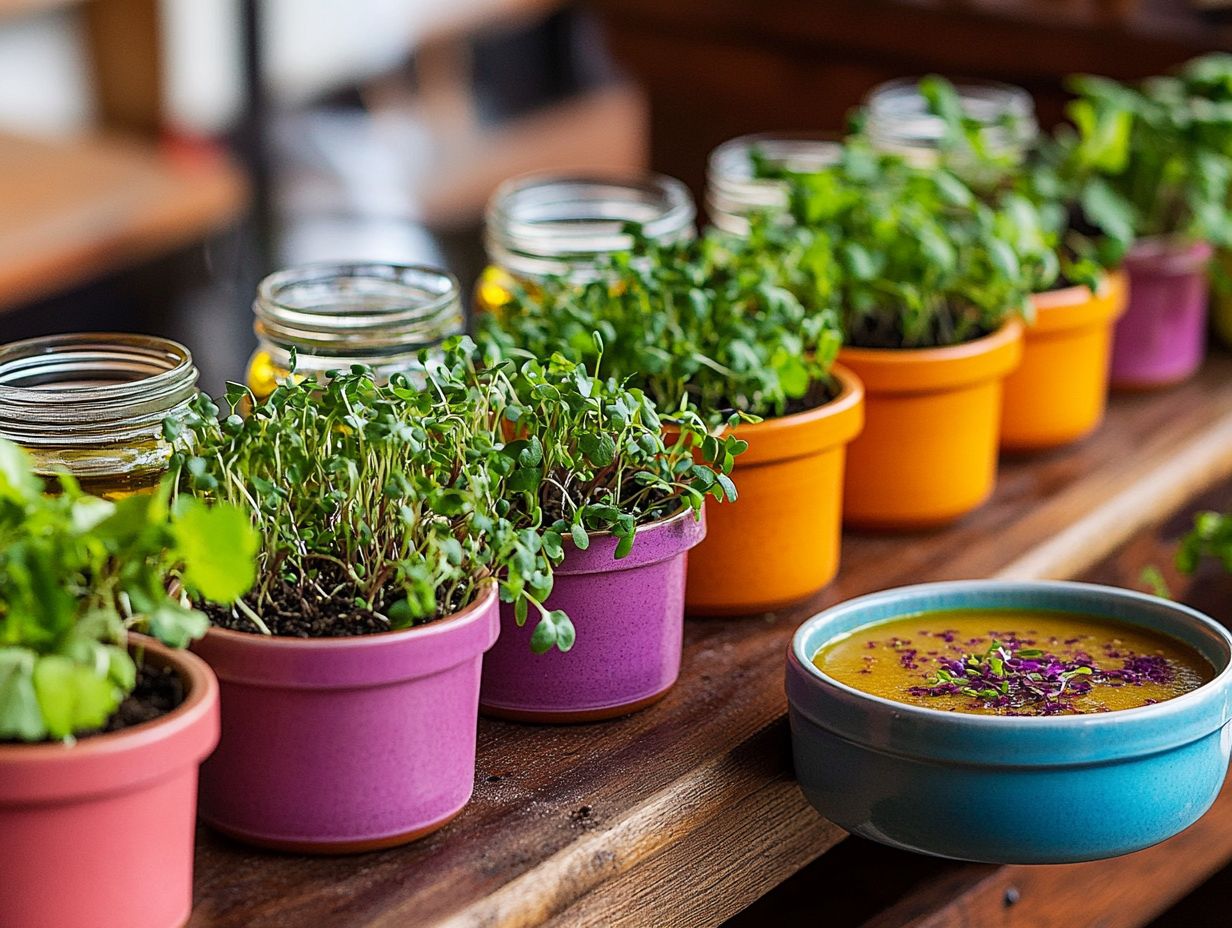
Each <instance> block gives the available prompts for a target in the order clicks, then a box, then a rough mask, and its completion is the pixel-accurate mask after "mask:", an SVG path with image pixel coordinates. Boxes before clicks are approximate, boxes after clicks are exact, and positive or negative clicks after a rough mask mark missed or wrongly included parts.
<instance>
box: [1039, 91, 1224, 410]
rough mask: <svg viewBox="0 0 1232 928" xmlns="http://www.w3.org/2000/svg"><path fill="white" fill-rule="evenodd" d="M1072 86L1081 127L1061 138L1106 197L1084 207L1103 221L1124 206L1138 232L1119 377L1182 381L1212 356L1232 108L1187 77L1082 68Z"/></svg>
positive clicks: (1115, 376) (1117, 351) (1115, 365)
mask: <svg viewBox="0 0 1232 928" xmlns="http://www.w3.org/2000/svg"><path fill="white" fill-rule="evenodd" d="M1071 86H1072V88H1073V90H1074V91H1075V92H1076V94H1077V100H1076V101H1075V103H1074V104H1073V106H1072V107H1071V110H1070V115H1071V117H1072V118H1073V120H1074V125H1075V132H1074V134H1073V135H1072V137H1071V138H1070V139H1069V140H1068V141H1067V142H1065V140H1064V138H1063V139H1062V141H1063V142H1065V144H1069V145H1072V146H1074V148H1075V149H1076V150H1077V153H1078V156H1079V157H1080V158H1086V159H1088V160H1091V161H1097V162H1098V163H1099V165H1100V167H1101V169H1102V172H1103V174H1104V176H1105V178H1106V184H1104V185H1102V186H1101V188H1100V191H1101V192H1100V199H1099V202H1098V203H1095V202H1087V203H1085V205H1087V206H1088V207H1094V210H1095V212H1096V213H1098V215H1093V218H1095V219H1097V220H1099V219H1101V218H1102V217H1114V218H1113V221H1117V220H1116V219H1115V217H1116V216H1117V215H1118V214H1123V215H1124V216H1126V217H1127V218H1128V222H1129V224H1130V227H1131V228H1132V231H1133V233H1134V234H1135V236H1136V237H1137V241H1135V243H1134V244H1133V246H1132V247H1131V248H1130V249H1129V252H1128V253H1127V255H1126V257H1125V269H1126V272H1127V274H1128V277H1129V308H1128V310H1127V311H1126V313H1125V315H1124V316H1123V317H1122V318H1121V320H1120V321H1119V322H1118V323H1117V327H1116V338H1115V341H1114V345H1113V354H1112V383H1113V386H1116V387H1123V388H1135V389H1149V388H1154V387H1160V386H1166V385H1168V384H1172V383H1177V382H1179V381H1182V380H1185V379H1187V378H1188V377H1190V376H1192V375H1193V373H1194V372H1195V371H1196V370H1197V369H1198V367H1199V365H1200V364H1201V363H1202V358H1203V356H1204V353H1205V335H1206V319H1207V297H1208V289H1209V288H1208V276H1207V265H1208V263H1209V259H1210V257H1211V254H1212V248H1213V246H1224V245H1227V244H1228V243H1229V242H1232V219H1230V216H1229V211H1228V195H1229V182H1230V180H1232V158H1230V157H1229V155H1232V113H1229V112H1228V110H1227V108H1226V107H1225V106H1221V105H1219V104H1217V103H1214V102H1212V101H1211V100H1207V99H1204V98H1203V97H1202V96H1201V95H1199V94H1197V93H1195V90H1194V88H1192V87H1191V86H1190V84H1189V83H1188V82H1187V80H1186V79H1185V78H1183V77H1173V76H1169V77H1158V78H1153V79H1151V80H1149V81H1146V82H1145V83H1143V84H1142V85H1141V87H1129V86H1126V85H1123V84H1119V83H1117V82H1115V81H1111V80H1107V79H1104V78H1098V77H1090V76H1081V77H1075V78H1072V79H1071ZM1088 211H1089V212H1090V210H1088ZM1104 227H1105V228H1108V224H1107V223H1105V225H1104Z"/></svg>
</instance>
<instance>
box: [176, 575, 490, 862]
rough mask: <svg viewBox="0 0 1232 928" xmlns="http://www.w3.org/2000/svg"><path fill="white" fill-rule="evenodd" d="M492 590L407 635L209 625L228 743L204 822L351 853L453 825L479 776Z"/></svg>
mask: <svg viewBox="0 0 1232 928" xmlns="http://www.w3.org/2000/svg"><path fill="white" fill-rule="evenodd" d="M499 615H500V614H499V610H498V608H497V595H496V588H495V586H494V585H487V586H485V587H484V590H483V592H482V594H481V595H480V597H479V598H478V599H477V600H476V601H475V602H474V603H472V604H471V605H469V606H467V607H466V608H465V609H463V610H462V611H461V612H458V613H457V614H456V615H453V616H451V617H449V618H446V619H441V620H439V621H437V622H432V623H431V624H428V625H422V626H419V627H417V628H410V629H406V630H404V631H396V632H386V633H382V634H378V635H361V636H356V637H352V638H277V637H267V636H264V635H258V634H248V633H245V632H233V631H227V630H224V629H216V628H215V629H211V630H210V631H209V632H208V633H207V634H206V636H205V637H204V638H203V639H201V640H200V641H199V642H197V643H196V644H195V645H193V650H195V651H196V652H197V653H198V654H200V655H201V656H202V657H203V658H205V660H206V661H207V662H208V663H209V664H210V666H211V667H213V668H214V672H215V674H217V676H218V679H219V682H220V684H221V697H222V740H221V741H220V742H219V745H218V750H217V751H216V752H215V753H214V755H213V756H212V757H211V758H210V760H209V761H208V762H207V763H206V764H205V765H204V766H203V767H202V769H201V802H200V810H201V818H202V819H203V820H204V821H205V822H207V823H208V824H210V825H212V826H213V827H214V828H217V829H218V830H219V831H221V832H224V833H225V834H228V835H231V836H232V837H235V838H238V839H240V840H242V841H247V842H250V843H252V844H257V845H261V846H263V847H273V848H277V849H281V850H293V851H300V852H309V853H347V852H351V851H364V850H374V849H377V848H381V847H390V846H392V845H395V844H402V843H405V842H407V841H412V840H414V839H415V838H419V837H422V836H423V835H425V834H428V833H429V832H432V831H435V830H436V829H438V828H440V827H442V826H443V825H444V824H445V823H446V822H448V821H449V820H450V819H451V818H453V817H454V816H455V815H457V813H458V812H459V811H460V810H461V809H462V807H463V806H464V805H466V803H467V801H468V800H469V799H470V796H471V789H472V787H473V785H474V780H475V735H476V724H477V720H478V706H479V667H480V663H481V662H482V658H483V653H484V651H486V650H488V648H490V647H491V646H492V642H493V641H495V640H496V636H497V633H498V632H499V631H500V618H499Z"/></svg>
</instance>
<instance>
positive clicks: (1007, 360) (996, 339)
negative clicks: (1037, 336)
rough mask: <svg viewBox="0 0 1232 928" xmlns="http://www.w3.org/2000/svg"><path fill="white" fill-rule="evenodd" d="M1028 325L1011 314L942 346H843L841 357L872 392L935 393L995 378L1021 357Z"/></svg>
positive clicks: (1004, 373)
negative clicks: (975, 335) (995, 326)
mask: <svg viewBox="0 0 1232 928" xmlns="http://www.w3.org/2000/svg"><path fill="white" fill-rule="evenodd" d="M1024 330H1025V326H1024V325H1023V322H1022V320H1021V319H1019V318H1018V317H1017V316H1013V317H1011V318H1009V319H1007V320H1006V321H1005V323H1004V324H1003V325H1002V326H1001V327H1000V328H999V329H997V330H996V331H995V332H990V333H988V334H987V335H983V336H981V337H980V338H975V339H971V340H970V341H966V342H962V343H960V344H957V345H944V346H942V347H939V348H859V347H853V346H846V345H845V346H843V348H841V349H840V350H839V354H838V360H839V362H840V363H842V364H846V365H848V366H849V367H851V368H853V369H854V370H855V373H856V375H857V376H858V377H859V378H860V379H861V380H862V381H863V382H864V386H865V389H866V390H867V391H868V392H869V393H933V392H937V391H942V390H949V389H954V388H956V387H964V386H968V385H971V384H976V383H982V382H984V381H987V380H995V379H998V378H1001V377H1004V376H1006V375H1007V374H1009V373H1010V372H1011V371H1012V370H1013V369H1014V368H1015V367H1016V366H1017V365H1018V362H1019V360H1020V359H1021V356H1022V339H1023V332H1024Z"/></svg>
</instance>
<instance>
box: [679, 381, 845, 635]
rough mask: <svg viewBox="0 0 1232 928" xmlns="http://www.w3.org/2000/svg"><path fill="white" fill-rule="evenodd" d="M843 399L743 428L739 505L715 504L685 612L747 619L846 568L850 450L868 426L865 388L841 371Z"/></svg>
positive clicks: (693, 557)
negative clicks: (842, 561)
mask: <svg viewBox="0 0 1232 928" xmlns="http://www.w3.org/2000/svg"><path fill="white" fill-rule="evenodd" d="M832 373H833V374H834V377H835V379H836V380H837V381H838V383H839V387H840V392H839V395H838V396H837V397H835V398H834V399H833V400H831V401H830V402H829V403H826V404H825V405H824V406H818V407H817V408H816V409H810V410H807V411H806V412H802V413H796V414H794V415H790V416H783V417H781V418H778V419H767V420H765V421H763V422H756V423H751V424H741V425H738V426H737V427H736V434H737V435H738V436H739V437H740V438H742V439H744V440H745V441H747V442H748V443H749V447H748V450H747V451H745V453H744V454H742V455H740V457H739V458H737V459H736V466H735V469H734V471H733V473H732V479H734V480H735V482H736V490H737V492H738V494H739V497H738V498H737V500H736V501H735V502H734V503H720V504H714V505H712V504H710V503H708V504H707V506H706V518H707V520H708V521H709V530H708V532H707V535H706V540H705V541H703V542H702V543H701V544H700V545H699V546H698V547H697V549H696V550H695V551H693V552H692V553H691V554H690V555H689V574H688V585H687V587H686V592H685V607H686V609H687V611H688V612H689V613H690V614H695V615H747V614H750V613H755V612H766V611H769V610H772V609H778V608H780V607H782V606H786V605H789V604H791V603H794V602H799V601H800V600H803V599H807V598H808V597H810V596H812V595H813V594H814V593H816V592H817V591H818V590H820V589H822V587H824V586H825V585H826V584H827V583H829V582H830V581H831V580H833V579H834V575H835V573H836V572H837V571H838V561H839V539H840V532H841V523H842V503H843V470H844V461H845V459H846V456H847V444H848V443H849V442H850V441H851V440H852V438H854V437H855V436H856V435H857V434H859V432H860V429H861V427H862V426H863V423H864V388H863V386H862V385H861V383H860V380H859V379H858V378H857V377H856V376H855V374H853V373H852V372H851V371H850V370H848V369H847V368H845V367H843V366H841V365H835V367H834V368H833V371H832Z"/></svg>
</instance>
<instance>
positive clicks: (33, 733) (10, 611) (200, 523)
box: [0, 440, 255, 928]
mask: <svg viewBox="0 0 1232 928" xmlns="http://www.w3.org/2000/svg"><path fill="white" fill-rule="evenodd" d="M43 490H44V487H43V484H42V482H41V481H40V480H39V479H37V478H36V477H34V476H33V473H32V470H31V465H30V461H29V460H28V459H27V458H26V455H25V453H24V452H22V451H21V450H19V449H18V448H17V447H16V446H15V445H12V444H10V443H8V442H6V441H2V440H0V834H3V836H4V840H3V841H2V842H0V873H3V878H2V879H0V924H3V925H13V926H21V928H63V926H65V925H90V926H99V928H167V926H170V925H180V924H183V923H184V922H185V920H187V918H188V915H189V911H190V909H191V907H192V864H193V832H194V827H195V821H196V805H197V768H198V765H199V764H200V763H201V761H202V759H203V758H204V757H205V756H206V755H207V754H209V753H210V751H211V750H212V749H213V748H214V745H215V744H216V743H217V740H218V686H217V683H216V682H215V680H214V677H213V675H212V674H211V673H210V671H209V668H207V667H206V666H205V664H204V663H203V662H202V661H200V660H199V659H198V658H196V657H194V656H193V655H192V654H189V653H186V652H180V651H176V650H173V649H174V648H179V647H182V646H183V645H184V644H186V643H187V642H188V641H189V639H191V638H192V637H194V636H196V635H199V634H201V633H202V632H203V631H204V630H205V627H206V624H207V621H206V618H205V616H203V615H202V614H200V613H199V612H196V611H194V610H193V609H191V608H189V607H188V606H187V605H186V601H187V600H186V597H187V596H188V595H189V594H191V595H192V596H194V597H196V598H200V599H214V600H218V601H222V602H226V601H228V600H230V599H233V598H234V597H236V596H238V595H240V594H241V593H242V592H244V590H245V589H246V588H247V584H248V583H250V582H251V580H252V574H253V568H252V553H253V548H254V547H255V539H254V538H252V537H251V533H250V531H249V528H248V525H247V522H246V521H245V520H244V518H243V515H242V513H238V512H234V511H228V510H225V509H212V510H211V509H207V508H206V507H205V506H204V505H202V504H201V503H199V502H197V501H196V500H186V501H184V502H183V504H182V505H179V506H177V507H175V509H174V510H172V509H171V508H170V507H169V505H168V498H169V491H168V490H167V489H163V490H160V491H158V492H154V493H148V494H135V495H131V496H129V497H126V498H124V499H121V500H119V501H117V502H111V501H107V500H102V499H98V498H95V497H92V496H87V495H85V494H83V493H82V492H81V490H80V489H79V487H78V485H77V483H76V482H75V481H74V480H73V479H72V478H71V477H69V476H66V475H61V476H60V477H59V478H58V481H57V493H56V494H55V495H49V494H45V493H44V492H43ZM137 631H146V632H148V633H149V634H150V635H151V636H152V637H147V636H146V635H142V634H136V632H137ZM152 875H156V878H152Z"/></svg>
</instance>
